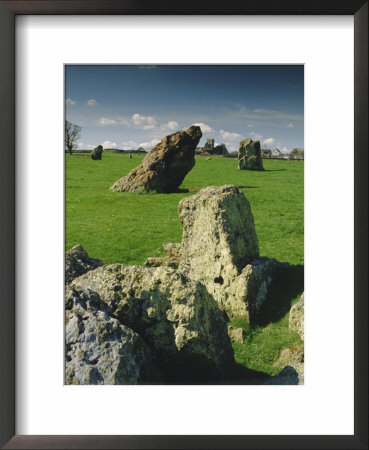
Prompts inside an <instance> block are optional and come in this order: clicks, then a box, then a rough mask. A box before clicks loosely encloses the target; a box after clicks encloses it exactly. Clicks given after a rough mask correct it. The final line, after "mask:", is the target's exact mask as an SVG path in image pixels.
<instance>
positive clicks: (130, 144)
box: [122, 141, 138, 150]
mask: <svg viewBox="0 0 369 450" xmlns="http://www.w3.org/2000/svg"><path fill="white" fill-rule="evenodd" d="M137 149H138V144H137V142H135V141H126V142H122V150H137Z"/></svg>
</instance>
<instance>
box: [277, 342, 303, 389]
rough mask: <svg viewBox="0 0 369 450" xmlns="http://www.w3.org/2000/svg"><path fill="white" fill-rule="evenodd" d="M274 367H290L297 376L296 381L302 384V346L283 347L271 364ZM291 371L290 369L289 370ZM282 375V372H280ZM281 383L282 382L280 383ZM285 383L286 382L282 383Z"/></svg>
mask: <svg viewBox="0 0 369 450" xmlns="http://www.w3.org/2000/svg"><path fill="white" fill-rule="evenodd" d="M273 365H274V366H275V367H283V368H285V367H287V366H288V367H292V368H293V369H295V371H296V373H297V376H298V383H296V384H304V348H303V347H297V346H293V347H290V348H284V349H283V350H282V351H281V354H280V356H279V358H278V360H277V361H276V362H275V363H274V364H273ZM291 373H292V371H291ZM282 375H283V374H282ZM294 376H296V374H294ZM281 384H282V383H281ZM283 384H287V383H283Z"/></svg>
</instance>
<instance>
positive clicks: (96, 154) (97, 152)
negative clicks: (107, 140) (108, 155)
mask: <svg viewBox="0 0 369 450" xmlns="http://www.w3.org/2000/svg"><path fill="white" fill-rule="evenodd" d="M103 150H104V149H103V146H102V145H98V146H97V147H95V148H94V149H93V150H92V152H91V158H92V159H93V160H100V159H101V158H102V154H103Z"/></svg>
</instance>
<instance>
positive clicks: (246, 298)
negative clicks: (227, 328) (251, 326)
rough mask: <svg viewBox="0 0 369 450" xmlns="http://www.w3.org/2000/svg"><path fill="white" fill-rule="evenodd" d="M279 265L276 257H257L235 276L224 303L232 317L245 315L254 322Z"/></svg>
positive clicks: (224, 307) (244, 316)
mask: <svg viewBox="0 0 369 450" xmlns="http://www.w3.org/2000/svg"><path fill="white" fill-rule="evenodd" d="M279 266H280V265H279V263H278V262H277V261H276V260H275V259H263V260H260V259H255V260H253V261H252V262H251V263H250V264H247V265H246V266H245V267H244V269H243V270H242V271H241V273H240V274H239V275H238V276H237V277H236V278H234V280H233V283H232V284H231V285H230V287H229V291H228V293H227V294H228V295H227V296H226V297H225V299H224V303H223V309H225V311H226V312H227V313H228V316H229V317H230V318H231V319H232V318H234V317H243V318H247V319H248V321H249V322H253V319H254V317H255V315H256V314H257V313H258V312H259V310H260V307H261V305H262V304H263V303H264V302H265V300H267V298H268V292H269V290H268V288H269V286H270V284H271V282H272V280H273V277H274V274H275V273H276V270H277V269H278V267H279Z"/></svg>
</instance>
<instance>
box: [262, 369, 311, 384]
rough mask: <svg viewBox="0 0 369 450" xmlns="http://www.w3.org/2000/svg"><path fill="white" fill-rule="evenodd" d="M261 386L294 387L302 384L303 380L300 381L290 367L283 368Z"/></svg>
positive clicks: (297, 374)
mask: <svg viewBox="0 0 369 450" xmlns="http://www.w3.org/2000/svg"><path fill="white" fill-rule="evenodd" d="M261 384H264V385H268V384H269V385H296V384H304V380H303V379H300V375H299V373H298V372H297V371H296V369H295V368H294V367H292V366H286V367H284V368H283V369H282V370H281V371H280V372H279V373H278V374H277V375H275V376H274V377H270V378H267V379H266V380H265V381H263V382H262V383H261Z"/></svg>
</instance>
